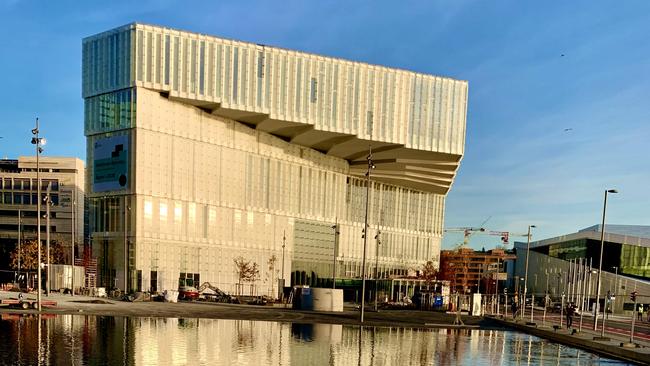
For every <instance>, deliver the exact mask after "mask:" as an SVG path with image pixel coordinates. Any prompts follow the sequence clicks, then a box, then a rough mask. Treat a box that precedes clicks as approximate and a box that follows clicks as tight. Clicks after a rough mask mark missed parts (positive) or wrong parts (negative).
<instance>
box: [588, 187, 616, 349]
mask: <svg viewBox="0 0 650 366" xmlns="http://www.w3.org/2000/svg"><path fill="white" fill-rule="evenodd" d="M608 193H618V191H617V190H615V189H606V190H605V200H604V202H603V223H602V225H601V226H600V258H598V285H596V316H594V330H598V310H599V308H600V282H601V276H602V272H603V248H604V246H605V213H606V212H607V194H608ZM606 308H607V307H605V309H606ZM604 337H605V311H603V328H602V330H601V332H600V338H604Z"/></svg>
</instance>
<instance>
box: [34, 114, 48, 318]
mask: <svg viewBox="0 0 650 366" xmlns="http://www.w3.org/2000/svg"><path fill="white" fill-rule="evenodd" d="M39 127H40V125H39V121H38V118H36V128H34V129H32V135H34V137H32V145H36V195H37V197H38V198H37V200H36V241H37V242H38V265H37V267H38V275H37V282H38V287H37V289H38V293H37V294H36V301H37V303H38V311H39V312H40V311H41V261H42V259H41V175H40V170H41V169H40V168H41V166H40V156H41V153H42V152H43V148H42V146H43V145H45V138H43V137H39V132H40V131H39Z"/></svg>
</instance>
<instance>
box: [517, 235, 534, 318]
mask: <svg viewBox="0 0 650 366" xmlns="http://www.w3.org/2000/svg"><path fill="white" fill-rule="evenodd" d="M535 227H537V226H535V225H528V241H527V244H526V271H525V274H524V301H523V307H522V309H521V314H522V316H523V314H524V312H525V311H526V292H528V256H529V255H530V235H531V234H530V229H532V228H535ZM532 306H533V305H532V304H531V311H532Z"/></svg>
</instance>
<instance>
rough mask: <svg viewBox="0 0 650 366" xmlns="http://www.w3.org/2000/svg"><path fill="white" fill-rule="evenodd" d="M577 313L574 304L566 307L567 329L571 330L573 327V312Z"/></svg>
mask: <svg viewBox="0 0 650 366" xmlns="http://www.w3.org/2000/svg"><path fill="white" fill-rule="evenodd" d="M574 311H575V308H574V307H573V304H571V303H569V304H567V306H566V327H567V329H569V328H571V325H573V312H574Z"/></svg>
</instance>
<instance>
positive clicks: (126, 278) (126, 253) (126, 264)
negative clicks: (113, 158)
mask: <svg viewBox="0 0 650 366" xmlns="http://www.w3.org/2000/svg"><path fill="white" fill-rule="evenodd" d="M130 210H131V207H129V205H128V202H127V196H126V195H125V196H124V228H123V229H124V294H128V293H129V237H128V231H127V230H128V223H129V216H128V215H129V211H130Z"/></svg>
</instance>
